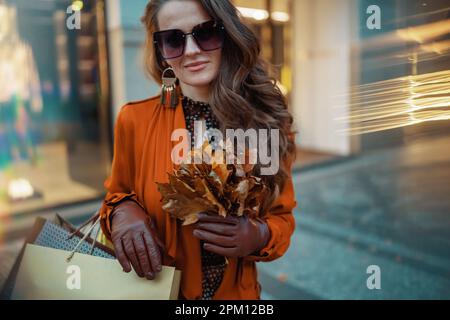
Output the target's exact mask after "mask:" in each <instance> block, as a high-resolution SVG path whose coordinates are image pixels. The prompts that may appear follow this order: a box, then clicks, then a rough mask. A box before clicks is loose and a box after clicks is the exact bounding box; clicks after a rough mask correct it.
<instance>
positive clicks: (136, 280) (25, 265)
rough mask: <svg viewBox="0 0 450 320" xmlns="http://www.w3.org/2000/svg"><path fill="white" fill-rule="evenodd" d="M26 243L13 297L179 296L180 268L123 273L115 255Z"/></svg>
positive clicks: (146, 297)
mask: <svg viewBox="0 0 450 320" xmlns="http://www.w3.org/2000/svg"><path fill="white" fill-rule="evenodd" d="M69 253H70V252H68V251H65V250H60V249H54V248H46V247H42V246H38V245H33V244H27V245H26V248H25V252H24V254H23V258H22V261H21V264H20V267H19V271H18V274H17V277H16V282H15V286H14V288H13V292H12V297H11V298H12V299H21V300H22V299H39V300H53V299H63V300H79V299H83V300H85V299H96V300H116V299H121V300H128V299H132V300H170V299H172V300H173V299H177V297H178V291H179V284H180V275H181V273H180V271H177V270H175V268H174V267H166V266H163V269H162V271H161V272H159V273H158V274H157V276H156V278H155V280H147V279H144V278H140V277H138V276H137V275H136V273H135V272H130V273H124V272H123V270H122V268H121V267H120V264H119V263H118V262H117V261H116V260H113V259H108V258H103V257H96V256H92V255H88V254H82V253H76V254H75V255H74V256H73V257H72V259H71V260H70V261H69V262H68V261H67V258H68V255H69Z"/></svg>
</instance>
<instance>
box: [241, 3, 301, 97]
mask: <svg viewBox="0 0 450 320" xmlns="http://www.w3.org/2000/svg"><path fill="white" fill-rule="evenodd" d="M233 2H234V4H235V5H236V6H237V7H238V9H239V11H240V12H241V14H242V16H243V17H244V18H245V19H246V22H247V23H248V24H249V25H251V26H252V28H253V30H254V31H255V32H256V34H257V35H258V36H259V39H260V41H261V49H262V55H263V57H264V58H265V59H266V60H267V61H269V62H270V63H271V64H272V65H273V67H274V69H275V70H274V71H275V74H274V77H275V78H276V79H277V80H278V81H279V85H280V88H281V89H282V90H283V92H284V93H285V94H286V95H287V96H288V97H289V94H290V92H291V89H292V69H291V66H292V63H291V60H292V57H291V43H292V24H291V19H292V17H291V15H290V12H292V10H290V8H291V5H292V3H291V2H292V1H291V0H251V1H249V0H235V1H233Z"/></svg>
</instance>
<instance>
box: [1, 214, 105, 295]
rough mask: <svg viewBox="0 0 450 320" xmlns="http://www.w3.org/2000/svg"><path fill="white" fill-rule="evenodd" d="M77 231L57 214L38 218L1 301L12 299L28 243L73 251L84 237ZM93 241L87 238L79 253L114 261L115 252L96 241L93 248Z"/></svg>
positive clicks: (15, 264) (13, 269)
mask: <svg viewBox="0 0 450 320" xmlns="http://www.w3.org/2000/svg"><path fill="white" fill-rule="evenodd" d="M76 230H77V228H76V227H75V226H73V225H72V224H70V223H69V222H68V221H66V220H64V219H63V218H62V217H61V216H59V215H58V214H56V215H55V217H54V219H52V220H47V219H44V218H41V217H38V218H36V220H35V222H34V225H33V227H32V228H31V230H30V232H29V233H28V235H27V238H26V240H25V243H24V245H23V247H22V249H21V251H20V253H19V255H18V257H17V259H16V262H15V263H14V265H13V267H12V269H11V271H10V273H9V275H8V278H7V280H6V282H5V284H4V286H3V288H2V290H1V293H0V299H4V300H9V299H11V293H12V289H13V287H14V283H15V281H16V277H17V272H18V270H19V266H20V263H21V261H22V257H23V253H24V251H25V246H26V244H27V243H31V244H37V245H40V246H43V247H48V248H54V249H62V250H68V251H71V250H72V249H73V248H75V246H76V245H77V244H78V242H79V241H80V239H82V238H83V237H84V234H83V233H81V232H76ZM74 232H75V235H74V236H73V237H71V238H70V239H69V237H70V235H71V234H72V233H74ZM93 241H94V240H93V239H92V238H90V237H87V238H86V239H85V240H84V241H82V243H81V245H80V246H79V248H78V250H77V251H78V252H82V253H89V254H92V255H94V256H100V257H104V258H111V259H114V251H113V250H111V249H110V248H108V247H106V246H104V245H102V244H101V243H99V242H97V241H95V244H94V247H92V243H93ZM91 249H93V250H91Z"/></svg>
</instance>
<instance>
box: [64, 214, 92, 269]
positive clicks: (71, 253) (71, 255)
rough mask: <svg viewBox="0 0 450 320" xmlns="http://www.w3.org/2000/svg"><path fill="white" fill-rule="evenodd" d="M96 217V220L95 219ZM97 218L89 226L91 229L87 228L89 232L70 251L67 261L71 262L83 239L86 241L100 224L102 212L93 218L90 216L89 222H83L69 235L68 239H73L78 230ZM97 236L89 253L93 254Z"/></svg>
mask: <svg viewBox="0 0 450 320" xmlns="http://www.w3.org/2000/svg"><path fill="white" fill-rule="evenodd" d="M95 219H96V220H95ZM94 220H95V222H94V223H93V224H92V226H90V227H89V229H88V230H87V232H86V233H85V234H84V236H83V237H82V238H81V239H80V241H78V243H77V245H76V246H75V248H73V250H72V251H71V252H70V254H69V256H68V257H67V258H66V261H67V262H70V260H72V258H73V256H74V255H75V253H76V252H77V250H78V248H79V247H80V246H81V244H82V243H83V241H85V240H86V239H87V237H88V236H89V235H90V234H91V232H92V230H94V228H95V226H96V225H98V224H99V223H100V214H98V212H97V214H95V215H94V216H93V217H92V218H90V219H89V220H88V221H87V222H85V223H84V224H82V225H81V226H80V227H79V228H78V229H77V230H75V231H74V232H73V233H72V234H71V235H69V237H68V238H67V240H69V239H71V238H72V237H73V236H74V235H75V234H76V233H77V232H79V231H80V230H81V229H82V228H83V227H85V226H87V225H88V224H89V223H90V222H93V221H94ZM99 230H100V228H99V229H97V232H96V237H97V235H98V232H99ZM95 239H96V238H94V239H93V241H92V245H91V249H90V251H89V254H92V252H93V251H94V246H95V241H96V240H95Z"/></svg>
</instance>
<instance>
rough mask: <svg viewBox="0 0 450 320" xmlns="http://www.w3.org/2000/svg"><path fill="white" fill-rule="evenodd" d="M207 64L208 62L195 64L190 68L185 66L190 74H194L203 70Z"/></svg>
mask: <svg viewBox="0 0 450 320" xmlns="http://www.w3.org/2000/svg"><path fill="white" fill-rule="evenodd" d="M207 64H208V62H201V63H196V64H193V65H191V66H186V69H188V70H189V71H192V72H196V71H200V70H203V69H205V68H206V65H207Z"/></svg>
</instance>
